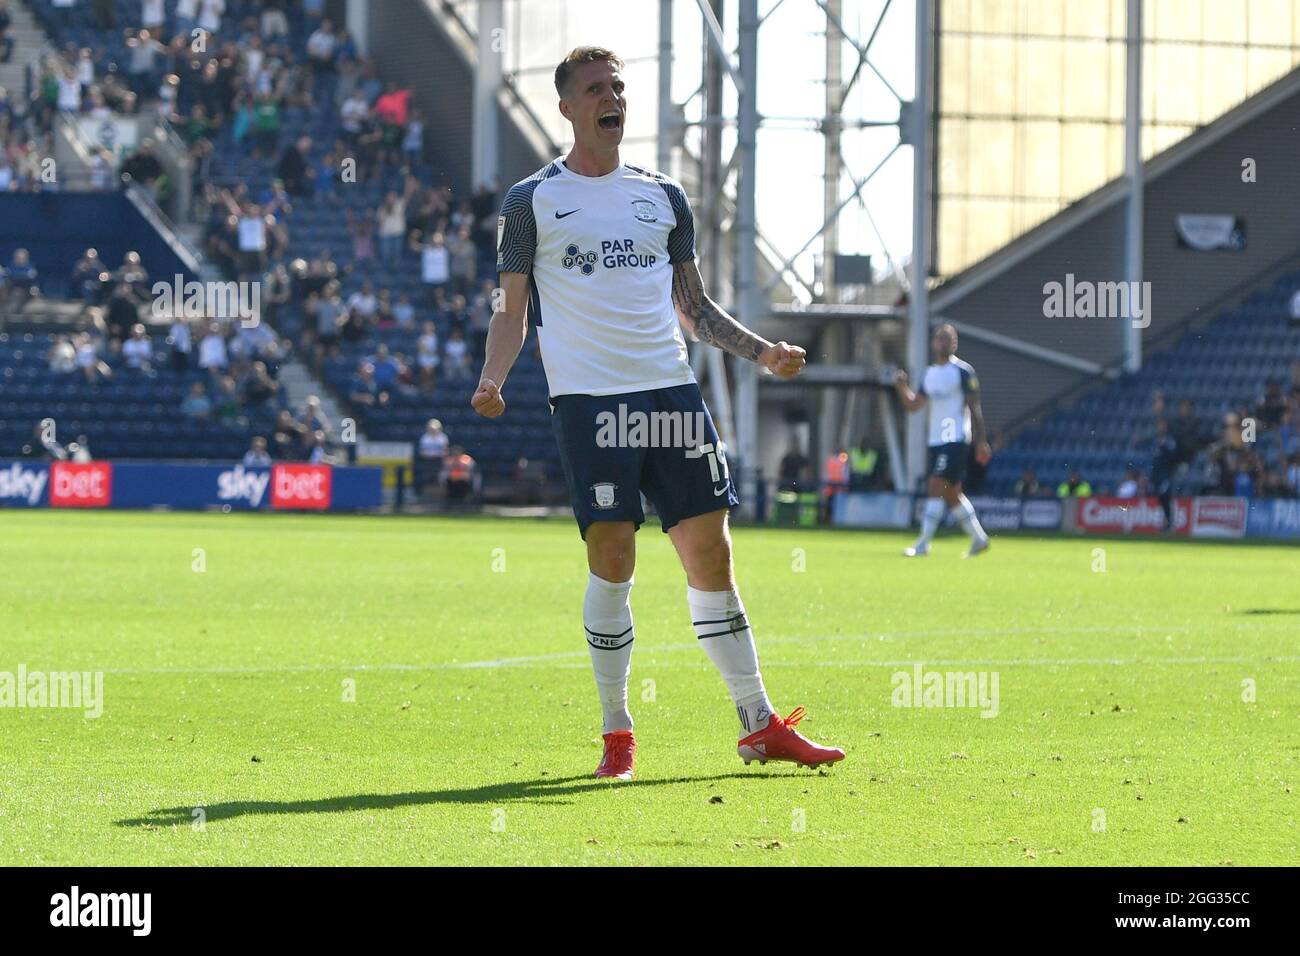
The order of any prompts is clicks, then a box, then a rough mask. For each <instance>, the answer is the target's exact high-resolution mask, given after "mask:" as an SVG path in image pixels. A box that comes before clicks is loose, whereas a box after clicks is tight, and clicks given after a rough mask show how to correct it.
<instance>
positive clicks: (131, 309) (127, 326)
mask: <svg viewBox="0 0 1300 956" xmlns="http://www.w3.org/2000/svg"><path fill="white" fill-rule="evenodd" d="M139 321H140V302H139V300H138V299H137V298H136V297H135V291H134V290H133V289H132V288H131V287H130V286H129V285H128V284H127V283H125V282H118V283H117V284H116V285H115V286H113V294H112V295H111V296H109V299H108V315H107V324H108V341H109V345H110V347H111V348H112V349H113V350H114V351H117V350H118V349H119V348H120V347H121V344H122V343H123V342H125V341H126V339H127V337H128V336H130V334H131V329H133V328H134V327H135V325H136V324H137V323H138V322H139Z"/></svg>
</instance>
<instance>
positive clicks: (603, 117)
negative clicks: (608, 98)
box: [596, 109, 623, 133]
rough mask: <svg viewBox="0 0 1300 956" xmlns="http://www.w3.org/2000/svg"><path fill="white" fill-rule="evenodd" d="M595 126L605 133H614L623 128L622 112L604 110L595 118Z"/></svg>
mask: <svg viewBox="0 0 1300 956" xmlns="http://www.w3.org/2000/svg"><path fill="white" fill-rule="evenodd" d="M596 125H597V126H599V127H600V128H601V129H602V130H604V131H605V132H611V133H612V132H616V131H619V130H621V129H622V128H623V111H622V110H615V109H610V110H605V112H603V113H601V114H600V116H598V117H597V118H596Z"/></svg>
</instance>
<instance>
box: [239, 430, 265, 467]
mask: <svg viewBox="0 0 1300 956" xmlns="http://www.w3.org/2000/svg"><path fill="white" fill-rule="evenodd" d="M244 467H245V468H269V467H271V456H270V455H269V454H267V451H266V439H265V438H263V437H262V436H261V435H258V436H257V437H256V438H254V439H253V441H252V444H250V445H249V446H248V451H246V452H244Z"/></svg>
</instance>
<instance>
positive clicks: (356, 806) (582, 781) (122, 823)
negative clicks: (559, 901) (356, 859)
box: [114, 771, 789, 828]
mask: <svg viewBox="0 0 1300 956" xmlns="http://www.w3.org/2000/svg"><path fill="white" fill-rule="evenodd" d="M787 776H789V774H782V773H779V772H771V771H768V772H761V771H760V772H752V771H736V772H734V773H720V774H715V775H713V776H711V777H664V778H661V779H658V780H654V779H649V780H647V779H637V780H624V781H612V780H596V779H594V778H593V777H591V776H590V775H589V774H583V775H581V776H576V777H555V778H549V777H542V778H539V779H537V780H518V781H514V782H511V783H494V784H488V785H487V786H483V787H471V788H468V789H456V790H421V791H416V792H410V793H360V794H355V795H353V796H346V797H322V798H320V799H319V800H232V801H229V802H227V803H213V804H206V805H204V804H196V805H195V806H185V807H160V808H159V809H157V810H151V811H150V812H149V814H148V815H147V816H143V817H132V818H129V819H125V820H117V821H115V822H114V825H115V826H119V827H143V828H152V827H165V826H180V825H182V824H185V825H189V824H190V823H192V822H193V821H194V818H195V810H196V809H199V808H202V810H203V820H204V821H205V822H206V823H215V822H217V821H218V820H229V819H232V818H234V817H244V816H275V815H277V814H282V813H343V812H348V811H352V810H393V809H396V808H398V807H415V806H424V805H426V804H435V803H469V804H473V803H509V802H513V801H519V800H527V801H529V802H531V803H550V804H559V805H567V804H571V803H573V801H572V800H555V799H547V798H551V797H557V796H566V795H571V794H582V793H589V792H592V791H605V790H609V789H611V788H617V789H620V790H621V789H624V788H628V787H660V786H664V785H665V784H678V783H709V782H711V781H716V780H736V779H744V780H756V779H758V780H762V779H768V778H772V779H776V778H782V777H787Z"/></svg>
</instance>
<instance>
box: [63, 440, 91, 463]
mask: <svg viewBox="0 0 1300 956" xmlns="http://www.w3.org/2000/svg"><path fill="white" fill-rule="evenodd" d="M68 458H70V459H71V460H72V461H75V462H76V463H77V464H79V465H84V464H85V463H86V462H88V461H93V460H94V459H93V458H92V457H91V454H90V439H88V438H87V437H86V436H85V435H78V436H77V440H76V441H74V442H69V443H68Z"/></svg>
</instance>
